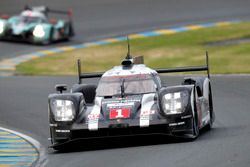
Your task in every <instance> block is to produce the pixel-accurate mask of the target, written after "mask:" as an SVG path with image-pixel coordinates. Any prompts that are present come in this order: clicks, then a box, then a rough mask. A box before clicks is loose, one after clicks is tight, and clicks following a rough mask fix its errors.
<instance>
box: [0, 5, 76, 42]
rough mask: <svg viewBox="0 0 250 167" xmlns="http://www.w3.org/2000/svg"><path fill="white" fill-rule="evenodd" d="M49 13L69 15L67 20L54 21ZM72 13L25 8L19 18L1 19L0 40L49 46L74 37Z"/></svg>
mask: <svg viewBox="0 0 250 167" xmlns="http://www.w3.org/2000/svg"><path fill="white" fill-rule="evenodd" d="M49 13H53V14H63V15H68V19H67V20H63V19H52V18H49V17H48V14H49ZM71 16H72V12H71V11H68V12H66V11H58V10H50V9H49V8H47V7H44V6H41V7H27V6H26V7H25V9H24V10H23V11H22V12H21V14H20V15H18V16H12V17H9V16H8V15H2V16H1V17H0V40H17V41H27V42H31V43H34V44H43V45H46V44H49V43H51V42H54V41H59V40H68V39H69V38H70V37H72V36H74V30H73V25H72V19H71Z"/></svg>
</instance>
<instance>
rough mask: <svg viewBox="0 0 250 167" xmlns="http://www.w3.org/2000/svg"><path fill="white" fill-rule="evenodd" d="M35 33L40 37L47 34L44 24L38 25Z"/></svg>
mask: <svg viewBox="0 0 250 167" xmlns="http://www.w3.org/2000/svg"><path fill="white" fill-rule="evenodd" d="M33 35H34V36H35V37H38V38H42V37H44V35H45V31H44V29H43V26H42V25H37V26H36V27H35V29H34V31H33Z"/></svg>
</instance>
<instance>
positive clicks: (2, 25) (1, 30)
mask: <svg viewBox="0 0 250 167" xmlns="http://www.w3.org/2000/svg"><path fill="white" fill-rule="evenodd" d="M4 26H5V24H4V23H3V22H2V21H0V34H2V33H3V31H4Z"/></svg>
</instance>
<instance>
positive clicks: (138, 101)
mask: <svg viewBox="0 0 250 167" xmlns="http://www.w3.org/2000/svg"><path fill="white" fill-rule="evenodd" d="M199 68H200V69H203V67H199ZM194 69H198V68H194ZM178 70H179V69H178ZM181 70H183V69H181ZM189 70H190V69H189ZM161 71H163V70H161ZM170 71H171V70H170ZM79 74H80V73H79ZM88 75H89V74H88ZM94 75H95V74H94ZM98 75H99V74H98ZM90 77H92V76H90ZM117 78H118V80H120V88H119V87H118V88H119V89H120V90H119V91H120V93H119V94H113V95H109V94H108V95H103V96H102V95H101V93H100V91H101V92H102V91H104V92H105V91H106V90H105V89H110V88H111V90H112V89H117V88H116V87H115V86H114V85H110V87H104V88H105V89H103V90H102V89H101V88H100V87H101V86H100V85H101V84H103V82H105V84H107V83H106V81H108V84H109V83H112V82H113V81H114V80H117ZM124 78H126V81H125V79H124ZM131 78H132V80H133V78H134V79H136V82H135V83H136V84H138V85H139V86H140V87H144V86H145V85H143V84H145V83H143V82H141V80H147V81H148V80H150V81H152V83H154V86H155V89H154V91H153V92H144V93H143V92H140V93H133V91H132V92H130V93H128V92H126V91H124V89H125V88H126V89H128V88H129V85H128V84H129V83H127V82H129V80H131ZM111 81H112V82H111ZM133 81H134V80H133ZM126 83H127V84H126ZM146 83H147V84H148V82H146ZM130 84H131V83H130ZM133 84H134V83H133ZM149 85H150V84H149ZM105 86H106V85H105ZM149 87H150V86H149ZM60 88H61V89H60ZM63 89H65V87H64V86H61V87H60V86H59V87H58V89H57V90H59V91H60V90H63ZM137 89H139V87H138V88H137ZM123 91H124V92H123ZM134 91H135V92H136V91H138V90H134ZM60 92H61V93H58V94H52V95H50V96H49V117H50V119H49V120H50V132H51V141H52V147H56V146H58V145H61V144H63V143H64V142H69V141H72V140H75V139H94V138H106V137H118V136H119V137H120V136H135V135H154V134H157V135H172V136H178V137H188V138H192V139H194V138H196V137H198V135H199V130H200V129H201V128H203V127H209V128H211V126H212V123H213V121H214V113H213V107H212V94H211V85H210V80H209V78H208V77H187V78H185V79H184V81H183V83H182V84H180V85H177V86H171V87H164V86H162V85H161V80H160V77H159V76H158V73H157V71H155V70H152V69H150V68H148V67H146V66H145V65H142V64H139V65H137V64H131V65H130V66H129V67H128V66H126V67H124V66H118V67H114V68H113V69H111V70H109V71H107V72H106V73H104V74H102V77H101V80H100V81H99V84H98V86H97V89H96V86H91V85H85V84H81V83H80V84H77V85H75V86H73V88H72V90H71V93H62V91H60ZM96 92H97V93H96ZM114 92H116V91H114ZM174 98H177V99H179V102H180V103H181V104H176V103H178V102H176V101H173V100H174ZM166 99H167V100H169V101H171V103H169V102H167V101H166ZM171 99H172V100H171ZM57 100H68V101H72V104H74V107H72V108H74V114H73V115H74V118H73V119H72V120H70V121H56V119H55V114H54V113H56V112H57V111H54V110H55V109H53V105H54V102H55V101H57ZM86 102H88V103H86ZM166 107H167V108H172V109H171V110H169V111H167V108H166ZM178 107H179V109H180V110H179V111H178V112H177V110H176V109H175V108H178Z"/></svg>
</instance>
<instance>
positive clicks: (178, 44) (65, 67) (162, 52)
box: [16, 22, 250, 75]
mask: <svg viewBox="0 0 250 167" xmlns="http://www.w3.org/2000/svg"><path fill="white" fill-rule="evenodd" d="M241 38H250V23H249V22H244V23H238V24H232V25H227V26H222V27H214V28H206V29H200V30H195V31H189V32H183V33H178V34H172V35H162V36H158V37H150V38H139V39H133V40H130V43H131V53H132V55H134V56H140V55H143V56H144V60H145V64H146V65H148V66H149V67H152V68H162V67H164V68H167V67H180V66H194V65H204V63H205V56H204V55H205V51H208V52H209V58H210V65H211V73H213V74H218V73H220V74H232V73H234V74H238V73H250V43H241V44H232V45H224V46H216V45H208V43H213V42H218V41H226V40H236V39H241ZM126 54H127V44H126V42H118V43H113V44H108V45H103V46H95V47H90V48H84V49H77V50H73V51H69V52H64V53H59V54H55V55H50V56H46V57H42V58H38V59H33V60H31V61H28V62H25V63H22V64H20V65H18V66H17V69H16V70H17V73H19V74H20V73H21V74H24V75H74V74H76V72H77V69H76V60H77V59H81V61H82V64H83V66H82V70H83V71H84V72H94V71H104V70H107V69H110V68H111V67H113V66H114V65H119V64H120V62H121V60H122V59H123V58H124V57H125V56H126Z"/></svg>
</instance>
